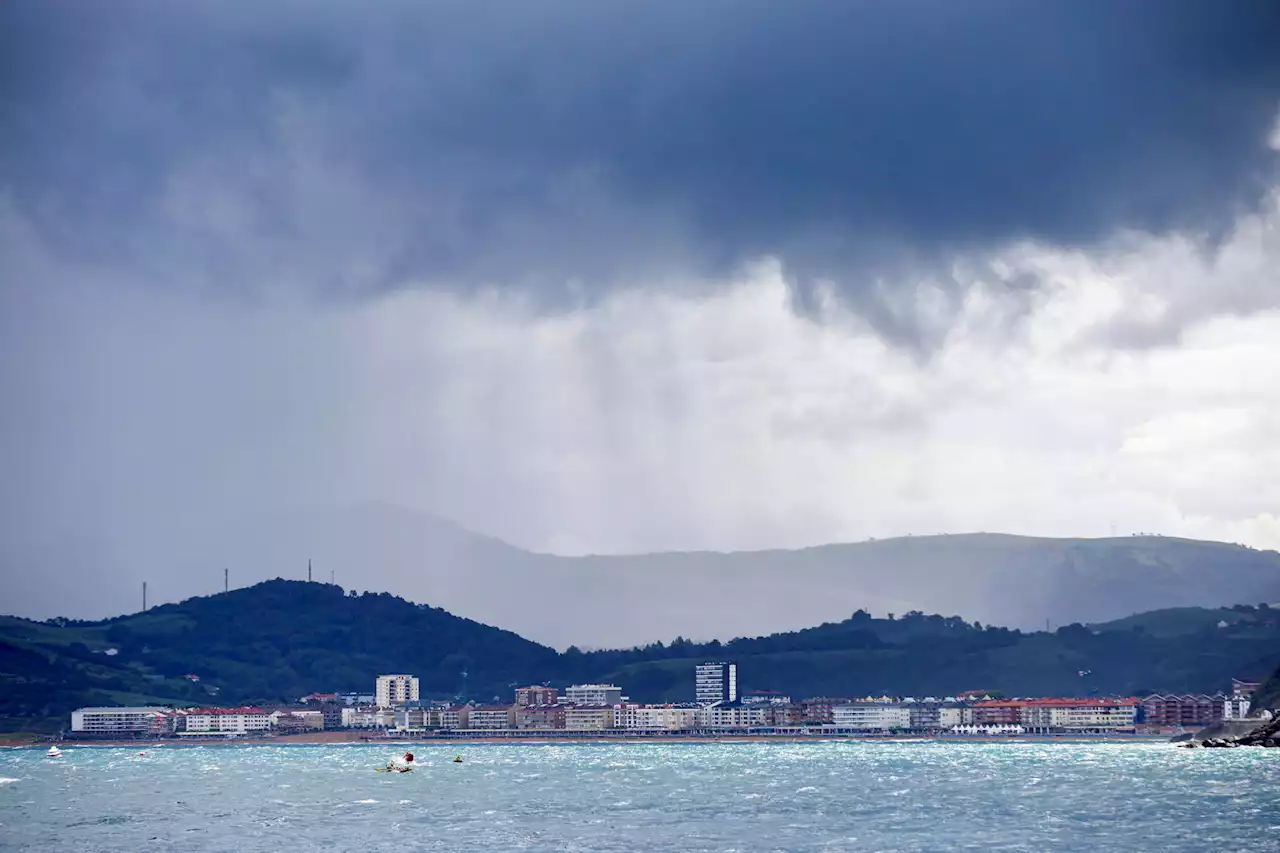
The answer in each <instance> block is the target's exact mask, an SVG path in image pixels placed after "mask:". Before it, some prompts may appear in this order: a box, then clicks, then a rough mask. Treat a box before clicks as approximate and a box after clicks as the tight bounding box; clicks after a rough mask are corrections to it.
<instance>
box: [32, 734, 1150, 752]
mask: <svg viewBox="0 0 1280 853" xmlns="http://www.w3.org/2000/svg"><path fill="white" fill-rule="evenodd" d="M934 742H937V743H986V744H990V743H1168V742H1169V738H1168V736H1163V735H1112V736H1095V737H1090V736H1084V735H1061V736H1053V735H1021V736H1008V737H982V736H967V735H966V736H959V737H950V736H946V737H939V736H925V735H919V736H910V735H906V736H885V735H864V736H833V735H820V734H815V735H724V736H720V737H716V736H708V735H698V736H692V735H690V736H682V735H671V736H663V735H653V736H644V737H637V736H634V735H632V736H628V735H624V734H602V735H592V736H579V737H565V736H557V735H554V734H549V733H539V734H532V733H531V734H529V735H528V736H523V735H515V736H510V737H485V736H482V735H476V736H474V737H412V736H404V737H373V736H370V735H364V734H361V733H359V732H345V731H344V732H306V733H302V734H294V735H278V736H275V737H259V738H248V737H245V738H212V739H209V740H190V739H183V738H164V739H160V740H143V739H138V740H65V741H60V745H61V746H62V748H64V749H66V748H80V747H115V748H119V747H131V748H135V749H139V750H143V749H155V748H159V747H179V748H186V747H192V746H215V747H227V746H325V745H330V746H334V745H344V746H383V747H385V746H400V745H408V744H412V745H414V746H417V747H427V746H441V747H448V746H477V745H498V744H519V745H524V746H532V745H537V746H542V745H546V746H566V745H572V744H592V745H599V744H619V745H635V744H646V743H660V744H680V743H687V744H732V743H752V744H760V743H784V744H796V743H934ZM8 746H10V747H14V748H18V747H35V746H41V747H43V746H44V744H37V743H31V742H27V743H25V744H20V743H11V744H8Z"/></svg>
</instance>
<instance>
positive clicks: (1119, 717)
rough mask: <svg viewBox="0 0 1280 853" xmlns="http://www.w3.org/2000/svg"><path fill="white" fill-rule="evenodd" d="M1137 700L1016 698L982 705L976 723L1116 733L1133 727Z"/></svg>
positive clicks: (978, 706)
mask: <svg viewBox="0 0 1280 853" xmlns="http://www.w3.org/2000/svg"><path fill="white" fill-rule="evenodd" d="M1138 706H1139V701H1138V700H1137V699H1013V700H1001V701H991V702H979V703H977V704H976V705H974V707H973V722H974V724H975V725H979V726H990V725H1014V726H1023V727H1025V728H1028V729H1031V730H1032V731H1037V730H1038V731H1049V730H1060V731H1077V732H1092V731H1114V730H1116V729H1128V728H1133V726H1134V723H1135V722H1136V720H1137V712H1138Z"/></svg>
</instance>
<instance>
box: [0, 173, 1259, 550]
mask: <svg viewBox="0 0 1280 853" xmlns="http://www.w3.org/2000/svg"><path fill="white" fill-rule="evenodd" d="M1275 202H1276V199H1275V197H1273V198H1272V201H1271V206H1270V207H1268V208H1267V210H1266V211H1264V212H1263V213H1262V214H1261V215H1258V216H1251V217H1246V218H1244V219H1242V220H1241V222H1240V224H1239V227H1238V229H1237V231H1236V233H1235V234H1234V235H1233V236H1232V237H1231V238H1230V240H1229V241H1228V242H1227V243H1226V244H1225V245H1224V246H1222V247H1221V249H1220V250H1219V251H1218V252H1217V253H1216V254H1215V255H1214V256H1212V257H1208V256H1206V255H1204V254H1203V253H1201V252H1199V251H1198V250H1197V249H1196V248H1195V246H1194V245H1193V244H1192V243H1190V242H1189V241H1186V240H1183V239H1181V238H1166V239H1157V238H1151V237H1143V236H1141V235H1129V236H1127V237H1125V238H1124V240H1123V241H1117V243H1116V244H1115V245H1113V246H1111V247H1108V248H1106V249H1105V250H1099V251H1097V252H1095V253H1092V254H1086V253H1082V252H1065V251H1058V250H1055V249H1052V248H1049V247H1044V246H1038V245H1021V246H1016V247H1010V248H1008V249H1007V250H1005V251H1002V252H1000V253H999V254H998V256H996V257H993V258H986V259H980V260H983V261H985V266H983V265H979V268H985V269H991V270H994V271H995V272H992V273H988V274H986V276H985V277H983V276H975V277H974V278H973V280H972V283H971V284H970V286H969V289H968V291H967V293H966V294H965V298H964V299H963V301H962V303H961V314H960V316H959V318H958V319H957V320H956V322H954V323H953V324H952V325H951V326H950V328H949V331H947V332H946V334H945V336H944V337H943V338H942V343H941V345H940V346H939V348H938V349H937V350H936V351H935V352H933V353H930V354H928V355H927V356H926V357H922V356H920V355H919V354H915V353H911V352H907V351H904V350H902V349H898V348H894V347H892V346H890V345H888V344H886V343H885V342H884V341H882V340H881V339H880V338H879V337H877V336H876V334H875V333H874V332H873V331H872V330H871V328H870V327H869V326H868V325H867V324H866V323H865V322H863V321H862V320H861V319H860V318H859V317H858V316H856V315H854V314H852V313H849V312H848V311H847V310H846V309H845V308H843V307H842V306H841V305H840V303H839V302H838V301H836V300H833V299H831V298H826V299H823V300H820V305H821V308H820V313H819V314H818V316H812V317H811V316H802V315H798V314H797V313H796V312H795V311H794V310H793V309H792V306H791V302H790V300H789V298H788V293H787V289H786V284H785V281H784V275H783V271H782V269H781V268H780V265H779V264H778V263H777V262H773V261H765V262H762V263H760V264H758V265H757V266H755V267H753V268H751V269H748V270H744V271H743V273H742V274H741V275H740V276H738V277H737V278H736V279H735V280H734V281H732V282H728V283H720V286H717V287H712V286H708V283H707V282H689V283H688V286H687V287H681V286H678V283H673V282H671V281H669V280H664V281H662V282H656V283H655V284H660V285H662V286H661V287H654V288H644V289H635V290H629V291H623V292H617V293H615V294H614V295H612V296H609V297H607V298H606V299H604V301H603V302H600V303H598V304H595V305H594V306H592V307H589V308H583V309H580V310H577V311H572V312H569V313H561V314H553V315H547V314H543V313H539V311H538V310H537V308H536V307H535V306H534V305H532V304H530V303H529V302H527V301H525V300H523V299H521V298H520V297H518V296H513V295H511V294H510V293H506V294H504V293H499V292H496V291H495V292H490V293H483V294H478V295H474V296H470V297H464V296H460V295H457V294H445V293H441V292H438V291H432V290H426V289H412V288H410V289H405V290H402V291H400V292H398V293H395V294H392V295H388V296H385V297H383V298H381V299H379V300H377V301H373V302H364V303H359V304H357V305H351V304H348V305H342V306H330V307H327V308H324V309H318V308H316V307H315V306H314V305H310V306H309V305H306V304H304V303H300V302H290V303H287V304H276V305H271V306H264V305H262V304H247V303H240V304H229V303H227V302H225V301H217V302H215V301H213V300H211V299H209V298H205V299H203V300H202V299H201V298H199V297H196V296H193V295H181V294H178V293H168V294H163V292H162V291H160V290H155V289H151V288H149V287H135V288H123V289H122V288H121V287H120V283H119V282H118V281H113V282H111V286H110V288H106V287H99V286H97V285H96V284H94V276H95V274H94V273H93V272H92V271H86V270H69V269H68V268H66V267H60V266H58V265H57V264H56V263H55V262H54V261H53V260H51V258H50V257H49V256H46V255H42V254H40V253H39V252H34V251H31V252H28V253H26V254H25V255H24V257H25V258H27V260H25V261H24V264H26V266H25V267H24V273H25V276H24V277H25V278H26V279H27V280H29V281H30V282H33V284H31V286H30V287H12V288H8V289H6V290H5V291H3V292H0V298H2V299H3V300H4V305H2V306H0V308H4V309H5V313H6V316H7V317H8V318H9V319H8V321H7V324H6V330H7V331H8V332H11V333H13V334H14V335H15V336H14V337H11V338H10V340H11V341H17V340H19V338H18V337H16V335H17V333H18V332H22V335H23V337H21V338H20V340H21V341H22V343H21V351H22V352H23V354H24V358H25V359H26V360H27V363H26V364H25V365H24V367H23V372H22V375H21V377H19V374H18V373H17V372H13V371H12V369H11V372H10V373H9V374H0V377H3V376H7V377H8V378H7V379H6V380H5V385H6V390H7V396H8V398H9V399H10V400H11V401H14V402H15V403H16V404H17V405H18V406H19V407H21V408H22V409H23V410H24V411H25V412H26V413H27V414H26V418H25V420H24V421H22V422H21V423H18V424H17V425H11V427H10V434H9V436H8V438H6V440H5V442H4V446H3V448H0V452H3V451H4V450H7V451H8V453H9V455H10V456H11V457H13V458H12V459H11V460H10V461H11V462H12V463H13V466H15V468H16V470H19V471H20V472H24V473H23V474H22V476H19V477H18V478H16V479H10V480H9V481H8V482H7V483H6V485H5V486H4V488H5V490H6V491H7V492H8V494H7V495H6V501H5V502H6V504H7V505H10V506H16V505H20V507H21V509H20V511H19V512H18V513H17V514H16V515H13V516H12V517H11V518H10V524H11V525H15V526H16V525H19V524H21V525H32V526H34V527H35V528H37V529H43V530H44V531H45V532H46V533H49V534H52V533H54V532H61V531H65V530H68V529H74V528H75V526H76V525H77V524H82V525H85V526H89V527H93V526H97V527H102V526H110V527H112V528H113V529H116V530H133V531H144V530H146V529H147V528H148V526H151V525H155V524H175V523H180V522H182V521H183V520H184V519H185V518H189V517H197V516H198V517H205V516H209V515H219V514H222V515H226V514H232V513H237V512H240V513H243V512H249V511H252V510H253V509H255V508H259V507H268V506H276V505H280V504H284V503H291V502H310V501H317V500H326V501H327V500H360V499H366V498H383V499H387V500H391V501H398V502H402V503H405V504H408V505H411V506H417V507H420V508H425V509H431V510H435V511H439V512H442V513H444V514H446V515H449V516H452V517H454V518H456V519H458V520H459V521H461V522H463V523H464V524H467V525H469V526H471V527H473V528H475V529H478V530H481V531H485V532H490V533H493V534H495V535H499V536H502V537H505V538H508V539H510V540H512V541H514V542H516V543H518V544H522V545H526V546H531V547H536V548H542V549H547V550H552V551H558V552H584V551H596V552H618V551H641V550H656V549H671V548H715V549H745V548H762V547H775V546H802V545H808V544H814V543H820V542H826V541H833V540H859V539H864V538H867V537H871V536H875V537H885V536H891V535H898V534H905V533H934V532H944V531H950V532H960V531H969V530H991V531H994V530H999V531H1010V532H1020V533H1029V534H1042V535H1061V536H1070V535H1093V536H1100V535H1108V534H1109V533H1110V531H1111V529H1112V525H1113V524H1114V525H1115V526H1116V528H1117V530H1118V531H1119V532H1135V531H1145V532H1160V533H1165V534H1169V535H1185V536H1195V537H1205V538H1216V539H1225V540H1229V541H1240V542H1245V543H1248V544H1252V545H1255V546H1258V547H1269V548H1276V547H1280V522H1278V521H1277V519H1276V517H1275V515H1274V513H1275V507H1276V506H1277V505H1280V448H1277V446H1276V444H1275V442H1274V436H1275V435H1276V434H1277V430H1280V390H1278V389H1280V381H1278V380H1280V346H1277V344H1276V342H1277V341H1280V308H1277V306H1278V305H1280V278H1278V276H1280V273H1278V272H1277V271H1278V270H1280V240H1278V238H1277V222H1278V217H1277V213H1276V206H1275ZM193 215H194V214H193ZM218 215H219V216H221V215H223V214H218ZM225 215H227V216H230V217H231V218H232V219H234V218H235V216H236V214H235V213H234V211H231V210H229V209H228V210H227V211H225ZM19 225H20V223H16V222H15V221H13V220H12V218H11V219H10V220H8V221H7V224H6V225H5V226H4V228H5V229H6V233H7V235H8V240H7V241H0V242H8V243H9V244H10V246H16V245H18V243H19V242H22V243H23V244H24V245H25V244H27V243H29V237H30V235H24V233H22V229H21V228H19V227H18V226H19ZM2 236H4V235H3V234H0V237H2ZM1024 274H1031V275H1034V276H1035V277H1036V278H1037V279H1038V280H1039V281H1041V282H1042V283H1046V284H1047V286H1045V287H1042V288H1041V289H1039V290H1034V291H1031V292H1030V294H1029V295H1028V296H1027V297H1026V298H1025V299H1024V300H1022V301H1019V299H1015V298H1012V297H1011V296H1010V291H1009V287H1008V285H1007V284H1006V282H1007V281H1010V280H1012V279H1014V278H1016V277H1018V276H1020V275H1024ZM53 284H56V286H50V285H53ZM682 293H683V294H686V295H681V294H682ZM687 294H695V295H687ZM916 295H917V299H918V300H919V303H920V306H921V310H923V311H926V312H928V313H930V315H931V316H933V317H934V318H935V320H934V321H932V322H935V323H936V321H937V317H938V316H940V315H939V312H938V305H937V294H936V293H935V292H934V291H933V290H931V289H930V288H929V287H928V286H927V285H926V286H921V287H920V288H919V289H918V290H917V291H916ZM20 326H21V327H23V328H20ZM11 346H14V347H18V346H19V345H18V344H17V343H11ZM19 378H21V379H22V381H21V382H20V381H18V380H19ZM18 457H21V458H18ZM51 519H52V521H51ZM55 522H56V523H55Z"/></svg>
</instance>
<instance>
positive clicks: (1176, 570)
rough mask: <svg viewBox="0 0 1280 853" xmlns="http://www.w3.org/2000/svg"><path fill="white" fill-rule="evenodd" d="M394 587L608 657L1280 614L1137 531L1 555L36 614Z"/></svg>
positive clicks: (404, 537) (178, 541)
mask: <svg viewBox="0 0 1280 853" xmlns="http://www.w3.org/2000/svg"><path fill="white" fill-rule="evenodd" d="M308 559H311V560H312V561H313V565H314V572H315V574H314V577H315V579H316V580H317V581H320V580H328V579H329V578H330V572H334V577H335V579H336V580H337V582H338V583H339V584H342V585H344V586H348V587H351V586H354V587H356V588H358V589H375V590H383V589H385V590H391V591H393V592H394V593H396V594H398V595H403V596H406V597H408V598H412V599H415V600H422V601H430V602H432V603H433V604H435V605H438V606H441V607H445V608H448V609H449V610H450V611H452V612H455V613H460V614H464V615H466V616H469V617H471V618H474V619H478V620H480V621H482V622H486V623H489V624H497V625H503V626H506V627H508V628H510V629H512V630H515V631H517V632H519V633H520V634H521V635H523V636H526V637H530V638H533V639H536V640H538V641H539V642H542V643H546V644H549V645H553V646H556V647H559V648H564V647H566V646H568V645H569V644H571V643H577V644H579V645H583V646H589V647H618V646H629V645H633V644H637V643H646V642H650V641H653V640H658V639H664V640H669V639H671V638H672V637H675V636H678V635H679V636H685V637H691V638H695V639H699V640H709V639H711V638H720V639H722V640H723V639H728V638H731V637H735V636H741V635H748V634H760V633H768V632H774V631H787V630H794V629H798V628H802V627H804V626H807V625H814V624H817V623H821V622H824V621H831V620H839V619H843V618H845V617H847V616H848V615H849V614H850V613H852V612H853V611H855V610H857V609H860V608H862V609H866V610H869V611H871V612H873V613H876V614H877V615H883V614H887V613H890V612H892V613H897V614H901V613H905V612H907V611H910V610H921V611H925V612H936V613H946V614H964V615H965V616H966V617H967V618H969V619H976V620H978V621H980V622H984V623H987V622H990V623H994V624H998V625H1008V626H1012V627H1018V628H1022V629H1024V630H1030V629H1036V628H1041V629H1043V628H1044V627H1045V625H1046V622H1047V623H1048V624H1049V625H1050V626H1054V627H1056V626H1058V625H1062V624H1066V623H1069V622H1075V621H1079V622H1100V621H1107V620H1111V619H1116V618H1120V617H1124V616H1128V615H1129V614H1132V613H1137V612H1141V611H1147V610H1153V609H1160V608H1169V607H1189V606H1207V607H1214V606H1221V605H1230V604H1236V603H1257V602H1261V601H1267V602H1277V601H1280V554H1277V553H1276V552H1274V551H1257V550H1253V549H1249V548H1245V547H1241V546H1238V545H1228V544H1223V543H1218V542H1200V541H1194V540H1186V539H1173V538H1164V537H1152V536H1139V537H1123V538H1113V539H1042V538H1032V537H1024V536H1009V535H1001V534H989V533H974V534H964V535H950V536H918V537H906V538H897V539H884V540H879V541H871V542H862V543H857V544H835V545H823V546H818V547H813V548H804V549H800V550H773V551H754V552H737V553H713V552H689V553H660V554H643V555H634V556H587V557H557V556H550V555H545V554H535V553H531V552H528V551H524V550H521V549H519V548H515V547H513V546H511V545H508V544H506V543H504V542H501V541H499V540H497V539H493V538H490V537H486V536H481V535H479V534H476V533H472V532H470V531H468V530H464V529H463V528H461V527H458V526H457V525H455V524H452V523H450V522H448V521H444V520H442V519H440V518H438V517H435V516H432V515H427V514H423V513H418V512H414V511H410V510H406V509H403V508H398V507H394V506H388V505H385V504H367V505H362V506H357V507H349V508H344V509H335V510H325V511H308V512H296V513H289V514H280V515H274V516H259V517H255V518H252V519H249V520H246V521H243V522H240V523H237V524H226V525H221V526H217V527H210V528H207V529H184V530H155V531H150V532H148V534H147V535H146V536H131V537H127V538H120V539H117V540H110V541H92V542H89V541H86V542H82V543H77V542H75V541H74V540H66V541H63V542H60V543H58V544H57V546H56V547H51V548H48V549H45V550H35V549H27V550H24V551H22V552H20V553H15V552H13V551H12V550H11V551H10V552H8V553H6V554H5V555H4V556H3V557H0V562H2V563H3V564H4V569H5V571H6V573H7V574H8V575H9V576H12V577H19V576H22V577H24V578H25V579H26V580H24V582H23V583H21V584H17V583H14V584H11V587H12V588H11V589H8V590H6V592H7V593H8V595H7V597H8V599H9V602H8V604H9V607H11V608H12V609H14V610H15V611H16V612H19V613H22V614H26V615H33V616H40V617H47V616H54V615H65V616H71V617H76V616H79V617H102V616H105V615H108V614H109V613H113V612H120V611H122V610H136V609H137V608H138V607H139V603H140V588H141V583H142V581H144V580H146V581H148V582H149V590H150V593H151V600H152V602H153V603H154V602H157V601H173V600H177V599H180V598H185V597H188V596H191V595H197V594H202V593H208V592H213V591H217V590H220V589H221V588H222V580H223V577H222V569H223V567H224V566H226V567H230V570H231V578H232V583H233V585H245V584H248V583H253V582H257V581H260V580H264V579H267V578H271V577H276V576H279V575H282V574H283V575H287V576H290V577H295V578H305V577H306V570H307V561H308Z"/></svg>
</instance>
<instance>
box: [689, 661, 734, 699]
mask: <svg viewBox="0 0 1280 853" xmlns="http://www.w3.org/2000/svg"><path fill="white" fill-rule="evenodd" d="M694 690H695V695H696V696H697V701H698V704H699V705H714V704H715V703H717V702H734V701H736V700H737V698H738V665H737V664H736V663H726V662H724V661H721V662H720V663H704V664H700V665H699V666H698V667H697V669H696V670H695V672H694Z"/></svg>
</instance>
